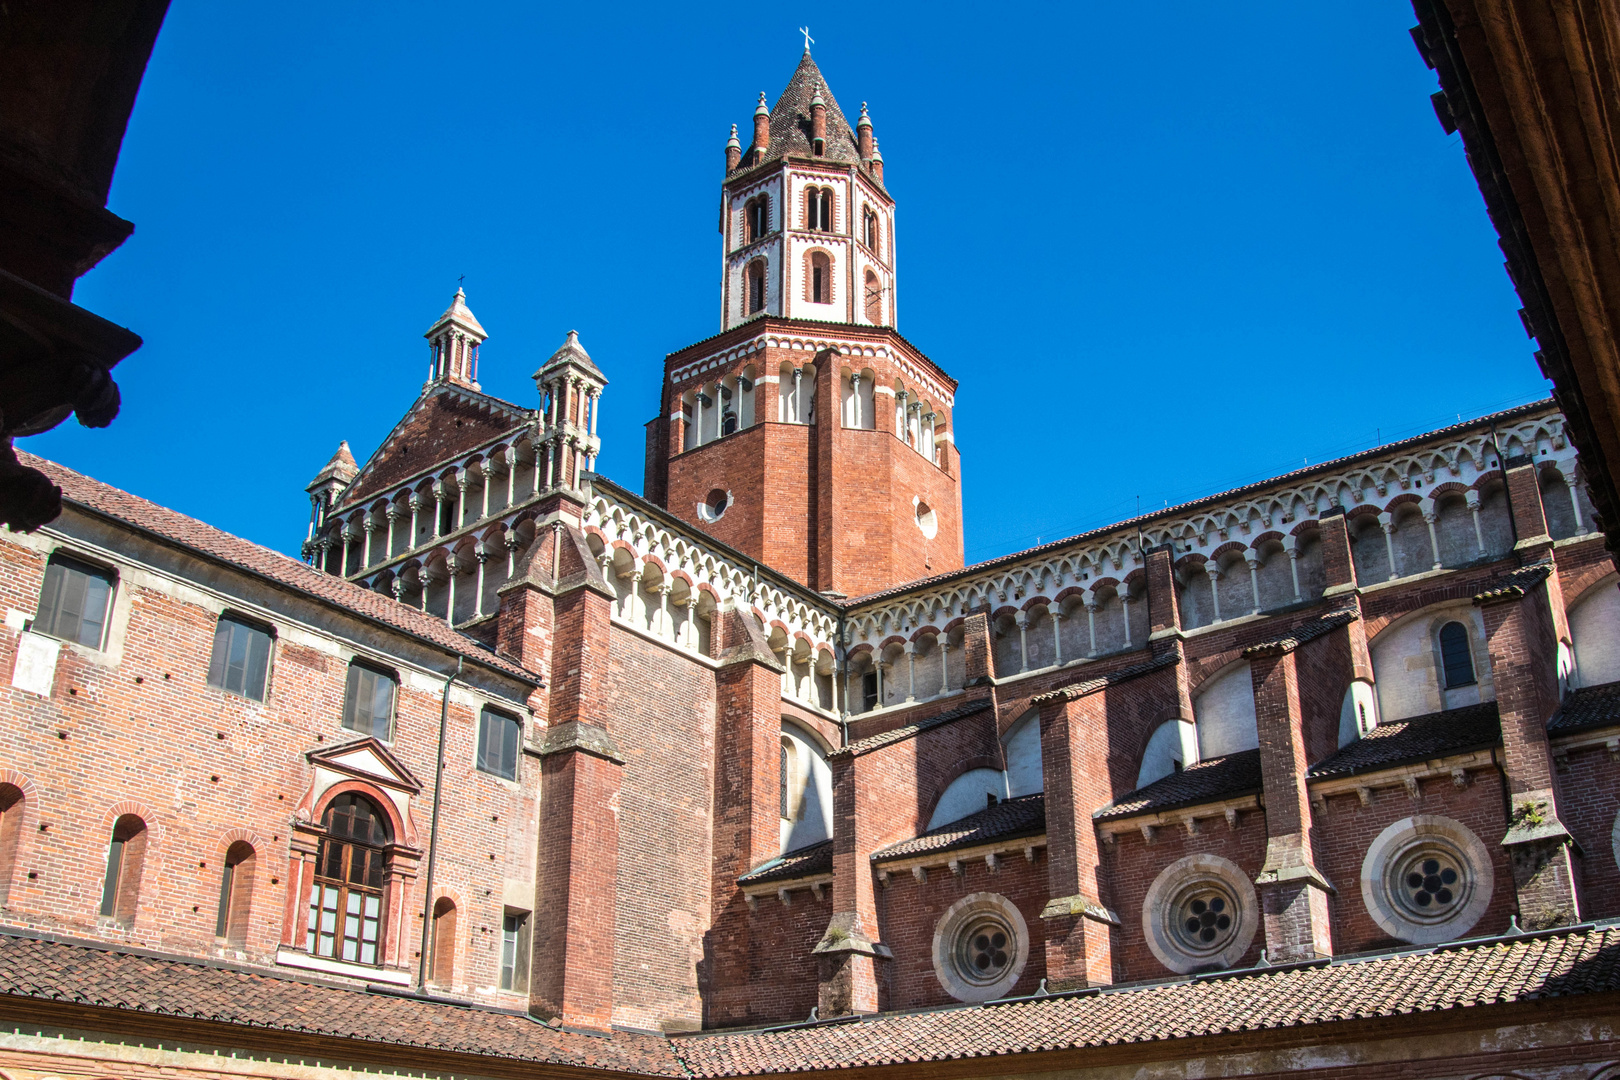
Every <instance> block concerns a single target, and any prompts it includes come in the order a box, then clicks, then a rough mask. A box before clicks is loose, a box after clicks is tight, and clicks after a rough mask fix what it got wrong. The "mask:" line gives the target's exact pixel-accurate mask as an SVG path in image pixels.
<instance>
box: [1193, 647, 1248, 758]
mask: <svg viewBox="0 0 1620 1080" xmlns="http://www.w3.org/2000/svg"><path fill="white" fill-rule="evenodd" d="M1193 715H1194V716H1195V717H1196V718H1197V720H1198V759H1199V760H1200V761H1203V760H1206V759H1208V758H1216V757H1225V756H1226V755H1227V754H1235V753H1237V752H1238V751H1240V750H1253V749H1254V748H1256V747H1257V746H1259V745H1260V736H1259V733H1258V729H1257V721H1256V719H1255V714H1254V683H1253V680H1252V678H1251V676H1250V674H1249V665H1248V663H1247V662H1246V661H1245V662H1242V663H1237V664H1232V665H1231V666H1229V667H1227V668H1226V669H1224V670H1223V671H1221V672H1220V673H1219V674H1217V675H1216V676H1215V677H1214V678H1212V679H1210V680H1208V681H1207V682H1205V683H1204V685H1203V686H1202V687H1200V688H1199V691H1198V695H1197V696H1196V697H1195V698H1193Z"/></svg>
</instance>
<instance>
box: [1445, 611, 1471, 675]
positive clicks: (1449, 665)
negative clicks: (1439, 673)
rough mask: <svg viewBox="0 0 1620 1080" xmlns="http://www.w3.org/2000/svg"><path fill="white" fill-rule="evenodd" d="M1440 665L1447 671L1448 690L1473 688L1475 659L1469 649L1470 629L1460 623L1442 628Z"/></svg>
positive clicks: (1447, 624)
mask: <svg viewBox="0 0 1620 1080" xmlns="http://www.w3.org/2000/svg"><path fill="white" fill-rule="evenodd" d="M1440 665H1441V667H1442V668H1443V669H1444V671H1445V678H1446V689H1447V690H1454V689H1456V688H1457V687H1459V686H1472V685H1474V683H1475V682H1476V679H1475V677H1474V657H1473V655H1472V653H1471V652H1470V651H1469V648H1468V628H1467V627H1465V626H1464V625H1463V624H1462V623H1460V622H1448V623H1446V625H1444V626H1442V627H1441V628H1440Z"/></svg>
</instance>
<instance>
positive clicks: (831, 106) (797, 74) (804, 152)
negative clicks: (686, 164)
mask: <svg viewBox="0 0 1620 1080" xmlns="http://www.w3.org/2000/svg"><path fill="white" fill-rule="evenodd" d="M817 90H820V91H821V100H822V101H823V102H824V103H825V104H826V106H827V145H826V146H825V147H824V148H823V153H822V155H821V160H822V161H827V162H834V161H836V162H841V163H843V164H846V165H858V164H860V160H861V154H860V149H859V148H858V147H857V146H856V144H855V132H854V131H852V130H851V129H850V126H849V121H848V120H845V119H844V113H843V110H841V109H839V107H838V100H837V99H836V98H834V97H833V92H832V89H831V88H830V87H829V86H828V85H827V80H826V79H825V78H823V77H822V74H821V69H819V68H817V67H816V62H815V61H814V60H812V59H810V54H809V53H808V52H806V53H805V54H804V56H802V57H801V58H800V59H799V66H798V69H797V70H795V71H794V72H793V78H791V79H789V80H788V84H787V89H785V90H783V91H782V96H781V97H779V98H777V99H776V106H775V107H774V108H773V109H771V144H770V145H769V146H768V147H766V148H765V161H767V162H770V161H776V160H778V159H780V158H784V157H789V156H791V157H810V156H811V153H810V99H811V98H813V97H815V96H816V91H817ZM753 150H754V147H753V146H752V145H750V146H749V147H748V149H747V150H746V151H744V153H743V161H744V162H750V160H751V158H750V155H752V153H753ZM753 167H754V166H753V165H752V164H747V165H745V166H744V168H753ZM738 171H742V170H738Z"/></svg>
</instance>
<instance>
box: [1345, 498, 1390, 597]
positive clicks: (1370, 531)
mask: <svg viewBox="0 0 1620 1080" xmlns="http://www.w3.org/2000/svg"><path fill="white" fill-rule="evenodd" d="M1350 557H1351V559H1352V560H1353V561H1354V562H1355V564H1356V580H1357V581H1358V582H1360V583H1361V584H1363V585H1374V584H1377V583H1378V582H1380V581H1388V580H1389V577H1390V565H1389V548H1388V546H1387V545H1386V544H1385V543H1384V530H1383V528H1382V527H1380V525H1379V524H1378V519H1377V518H1375V517H1372V516H1371V515H1363V516H1361V517H1357V518H1353V519H1352V520H1351V521H1350Z"/></svg>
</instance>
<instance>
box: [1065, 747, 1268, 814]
mask: <svg viewBox="0 0 1620 1080" xmlns="http://www.w3.org/2000/svg"><path fill="white" fill-rule="evenodd" d="M1259 790H1260V751H1258V750H1239V751H1238V752H1237V753H1235V754H1227V755H1226V756H1225V757H1218V758H1209V759H1207V760H1205V761H1200V762H1198V763H1197V764H1195V765H1189V766H1187V767H1186V768H1185V769H1182V770H1181V771H1180V772H1175V773H1171V774H1170V775H1169V776H1165V777H1161V778H1160V779H1158V780H1155V781H1153V783H1151V784H1149V785H1147V786H1146V787H1140V788H1137V789H1136V790H1135V791H1133V792H1131V793H1130V794H1128V795H1122V796H1120V798H1119V799H1117V800H1115V802H1114V804H1113V805H1112V806H1107V807H1104V808H1103V809H1101V810H1099V811H1098V812H1097V813H1096V814H1095V815H1093V816H1094V817H1096V818H1097V820H1099V821H1104V820H1107V819H1109V818H1122V817H1131V816H1133V815H1135V814H1148V813H1154V812H1156V811H1159V810H1169V809H1171V808H1172V807H1177V806H1192V805H1194V804H1196V803H1202V802H1213V801H1215V800H1216V799H1230V798H1232V797H1233V796H1236V795H1248V794H1251V793H1253V792H1256V791H1259Z"/></svg>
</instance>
